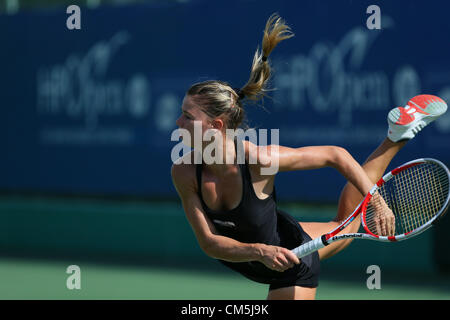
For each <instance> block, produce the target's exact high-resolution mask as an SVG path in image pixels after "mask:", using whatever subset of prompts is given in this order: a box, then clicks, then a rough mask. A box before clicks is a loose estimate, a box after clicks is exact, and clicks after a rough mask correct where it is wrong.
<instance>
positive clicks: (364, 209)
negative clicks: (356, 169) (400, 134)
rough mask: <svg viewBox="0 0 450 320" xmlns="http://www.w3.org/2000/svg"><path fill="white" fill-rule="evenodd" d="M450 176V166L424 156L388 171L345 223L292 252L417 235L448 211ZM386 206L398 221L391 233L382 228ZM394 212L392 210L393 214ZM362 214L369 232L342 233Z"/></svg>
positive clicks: (297, 253)
mask: <svg viewBox="0 0 450 320" xmlns="http://www.w3.org/2000/svg"><path fill="white" fill-rule="evenodd" d="M449 180H450V173H449V170H448V168H447V167H446V166H445V165H444V164H443V163H442V162H440V161H438V160H435V159H430V158H424V159H417V160H413V161H410V162H407V163H405V164H403V165H402V166H400V167H398V168H396V169H394V170H392V171H390V172H388V173H387V174H385V175H384V176H383V177H382V178H381V179H380V180H379V181H378V182H377V183H376V185H374V186H373V187H372V189H371V190H370V191H369V193H368V194H367V195H366V196H365V197H364V199H363V200H362V201H361V202H360V204H359V205H358V206H357V208H356V209H355V211H353V213H352V214H351V215H350V216H349V217H348V218H347V219H346V220H345V221H344V222H343V223H342V224H341V225H339V226H338V227H337V228H335V229H334V230H332V231H330V232H329V233H327V234H324V235H322V236H320V237H318V238H316V239H313V240H311V241H309V242H307V243H304V244H302V245H301V246H299V247H297V248H295V249H292V252H294V254H296V255H297V257H299V258H301V257H304V256H307V255H309V254H311V253H313V252H314V251H317V250H319V249H321V248H323V247H325V246H327V245H329V244H330V243H332V242H335V241H339V240H343V239H349V238H355V239H368V240H378V241H384V242H395V241H401V240H406V239H409V238H412V237H414V236H417V235H418V234H420V233H422V232H424V231H425V230H427V229H428V228H430V227H431V226H432V225H433V224H434V223H436V221H437V220H438V219H439V218H441V217H442V216H443V215H444V214H445V212H446V211H447V209H448V206H449V200H450V192H449V191H450V190H449ZM386 206H387V207H389V209H390V210H392V213H393V215H394V217H395V224H392V225H391V230H390V231H389V234H388V235H386V229H385V230H383V232H382V231H381V229H382V228H380V223H381V222H380V221H381V220H382V215H383V212H389V210H388V209H387V208H386ZM392 213H389V214H390V216H391V218H392ZM359 214H361V224H362V227H363V228H364V231H365V233H349V234H339V235H338V233H339V232H340V231H342V230H343V229H344V228H345V227H347V226H348V225H349V224H350V223H351V222H352V221H353V220H354V219H355V217H357V216H358V215H359ZM394 227H395V230H393V228H394ZM383 233H384V235H383Z"/></svg>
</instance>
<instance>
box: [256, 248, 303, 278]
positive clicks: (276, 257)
mask: <svg viewBox="0 0 450 320" xmlns="http://www.w3.org/2000/svg"><path fill="white" fill-rule="evenodd" d="M260 262H261V263H263V264H264V265H265V266H266V267H267V268H269V269H272V270H275V271H278V272H284V271H286V270H287V269H290V268H292V267H293V266H294V265H296V264H299V263H300V260H299V258H298V257H297V256H296V255H295V254H294V253H292V251H291V250H289V249H286V248H282V247H277V246H271V245H265V244H263V245H262V257H261V259H260Z"/></svg>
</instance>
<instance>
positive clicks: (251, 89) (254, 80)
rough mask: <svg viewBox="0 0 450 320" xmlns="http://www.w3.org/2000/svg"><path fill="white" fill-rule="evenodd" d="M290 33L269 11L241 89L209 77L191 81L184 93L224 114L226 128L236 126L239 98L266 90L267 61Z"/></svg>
mask: <svg viewBox="0 0 450 320" xmlns="http://www.w3.org/2000/svg"><path fill="white" fill-rule="evenodd" d="M293 36H294V34H293V33H292V32H291V29H290V28H289V26H287V25H286V24H285V22H284V21H283V20H282V19H281V18H280V17H279V16H278V14H272V15H271V16H270V17H269V19H268V20H267V23H266V27H265V29H264V34H263V40H262V51H261V52H260V51H259V48H258V49H256V52H255V55H254V57H253V63H252V68H251V71H250V77H249V80H248V81H247V83H246V84H245V85H244V86H243V87H242V88H241V89H233V88H232V87H231V86H230V85H229V84H228V83H226V82H223V81H217V80H210V81H204V82H200V83H196V84H194V85H192V86H191V87H190V88H189V90H188V91H187V94H188V95H191V96H196V97H195V98H196V99H197V101H198V102H199V106H200V108H201V109H202V111H203V112H205V113H206V114H207V115H208V116H209V117H211V118H217V117H224V118H225V119H226V125H227V128H230V129H236V128H238V127H239V126H240V125H241V123H242V122H243V120H244V117H245V110H244V108H243V105H242V100H243V99H244V98H247V99H250V100H253V101H257V100H260V99H262V98H263V97H264V96H265V95H266V92H267V91H268V89H267V83H268V80H269V79H270V76H271V68H270V64H269V61H268V57H269V55H270V53H271V52H272V51H273V49H274V48H275V47H276V46H277V44H278V43H279V42H281V41H283V40H285V39H289V38H291V37H293Z"/></svg>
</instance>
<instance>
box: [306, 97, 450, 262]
mask: <svg viewBox="0 0 450 320" xmlns="http://www.w3.org/2000/svg"><path fill="white" fill-rule="evenodd" d="M446 110H447V104H446V103H445V102H444V101H443V100H442V99H440V98H439V97H436V96H431V95H419V96H416V97H414V98H412V99H411V100H410V101H409V102H408V104H407V105H406V106H405V107H397V108H394V109H392V110H391V111H390V112H389V114H388V124H389V129H388V135H387V138H386V139H385V140H384V141H383V142H382V143H381V144H380V145H379V146H378V147H377V148H376V149H375V151H374V152H373V153H372V154H371V155H370V156H369V157H368V158H367V160H366V161H365V162H364V164H363V165H362V167H363V169H364V171H365V172H366V173H367V175H368V176H369V178H370V179H371V180H372V181H373V182H374V184H375V183H376V182H377V181H378V180H379V179H380V178H381V177H382V176H383V174H384V172H385V171H386V169H387V167H388V166H389V163H390V162H391V161H392V159H393V158H394V156H395V155H396V154H397V153H398V152H399V151H400V150H401V149H402V148H403V146H404V145H405V144H406V142H407V141H409V140H411V139H412V138H414V136H415V135H416V134H417V133H418V132H419V131H421V130H422V129H423V128H424V127H425V126H426V125H428V124H429V123H431V122H432V121H434V120H435V119H437V118H438V117H439V116H441V115H442V114H444V113H445V112H446ZM362 198H363V195H361V194H360V193H359V191H358V190H357V189H356V188H355V187H354V186H353V185H352V184H351V183H347V184H346V185H345V187H344V189H343V190H342V192H341V195H340V198H339V204H338V212H337V215H336V217H335V218H334V219H333V221H331V222H328V223H314V222H302V223H300V224H301V226H302V228H303V229H304V230H305V231H306V232H307V233H308V234H309V235H310V236H311V237H312V238H316V237H319V236H321V235H322V234H324V233H327V232H329V231H331V230H332V229H334V228H336V227H337V226H338V225H340V224H341V223H342V222H343V221H344V220H345V218H347V217H348V215H349V214H351V213H352V212H353V210H354V209H355V207H356V206H357V205H358V204H359V202H360V201H361V200H362ZM360 224H361V220H360V218H359V217H358V218H357V219H355V220H354V221H353V222H352V223H351V224H350V225H349V226H348V227H347V228H345V229H344V230H342V231H341V233H352V232H357V231H358V229H359V226H360ZM351 241H352V240H351V239H348V240H343V241H338V242H334V243H332V244H330V245H328V246H326V247H324V248H322V249H320V250H319V255H320V258H321V259H326V258H328V257H330V256H332V255H334V254H336V253H337V252H339V251H341V250H343V249H344V248H346V247H347V246H348V245H349V244H350V242H351Z"/></svg>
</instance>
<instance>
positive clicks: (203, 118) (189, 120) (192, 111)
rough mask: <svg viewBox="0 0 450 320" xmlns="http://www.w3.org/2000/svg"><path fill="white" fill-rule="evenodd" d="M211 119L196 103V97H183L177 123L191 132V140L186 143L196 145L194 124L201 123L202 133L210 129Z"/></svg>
mask: <svg viewBox="0 0 450 320" xmlns="http://www.w3.org/2000/svg"><path fill="white" fill-rule="evenodd" d="M210 122H211V120H210V119H209V117H208V116H207V115H206V114H205V113H204V112H203V111H202V110H201V109H200V107H199V106H198V104H197V103H196V101H195V99H194V97H192V96H189V95H187V96H185V97H184V99H183V104H182V106H181V115H180V117H179V118H178V119H177V121H176V125H177V126H178V127H179V128H180V129H185V130H187V131H188V132H189V133H190V137H191V141H184V140H183V143H185V144H186V145H190V146H193V145H194V124H195V123H198V124H200V125H201V129H202V130H201V134H202V137H203V133H204V132H205V131H206V130H207V129H208V127H209V124H210Z"/></svg>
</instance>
